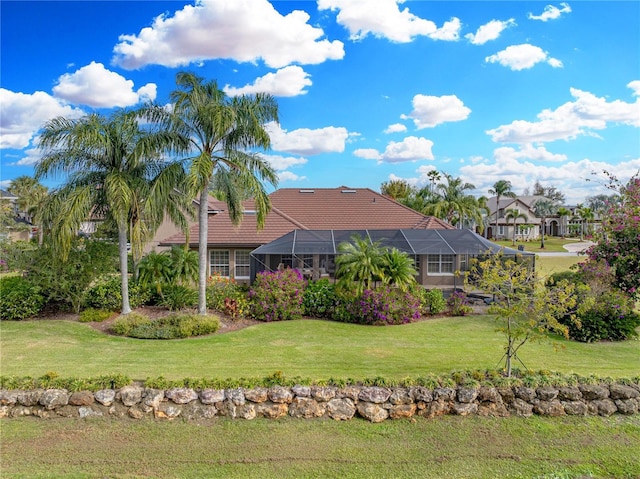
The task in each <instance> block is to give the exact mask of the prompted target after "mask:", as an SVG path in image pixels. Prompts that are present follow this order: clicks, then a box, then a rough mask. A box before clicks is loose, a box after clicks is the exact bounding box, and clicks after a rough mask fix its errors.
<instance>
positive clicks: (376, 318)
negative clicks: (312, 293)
mask: <svg viewBox="0 0 640 479" xmlns="http://www.w3.org/2000/svg"><path fill="white" fill-rule="evenodd" d="M418 318H420V298H419V297H418V296H417V295H415V294H414V293H412V292H410V291H402V290H401V289H399V288H393V287H389V286H382V287H379V288H375V289H365V290H364V291H363V293H362V294H361V295H360V296H359V297H356V298H355V299H353V300H348V299H346V298H342V299H341V300H340V302H339V304H338V306H337V307H336V311H335V313H334V315H333V319H335V320H336V321H344V322H348V323H359V324H371V325H385V324H405V323H410V322H411V321H413V320H416V319H418Z"/></svg>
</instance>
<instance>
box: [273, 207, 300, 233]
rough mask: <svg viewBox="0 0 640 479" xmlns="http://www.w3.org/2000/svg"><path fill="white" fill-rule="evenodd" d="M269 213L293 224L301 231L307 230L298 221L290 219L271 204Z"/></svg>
mask: <svg viewBox="0 0 640 479" xmlns="http://www.w3.org/2000/svg"><path fill="white" fill-rule="evenodd" d="M271 211H272V212H275V213H276V214H278V215H280V216H281V217H282V218H284V219H285V220H287V221H289V222H291V223H293V224H294V225H296V226H298V227H300V228H301V229H303V230H308V229H309V228H307V227H306V226H305V225H303V224H302V223H300V222H299V221H298V220H296V219H294V218H292V217H291V216H289V215H288V214H286V213H285V212H284V211H282V210H281V209H280V208H278V207H277V206H274V205H273V203H271Z"/></svg>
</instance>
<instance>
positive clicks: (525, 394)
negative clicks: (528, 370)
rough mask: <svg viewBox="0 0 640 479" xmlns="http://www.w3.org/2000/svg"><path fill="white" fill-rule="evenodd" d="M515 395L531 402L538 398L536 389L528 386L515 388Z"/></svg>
mask: <svg viewBox="0 0 640 479" xmlns="http://www.w3.org/2000/svg"><path fill="white" fill-rule="evenodd" d="M514 393H515V396H516V397H517V398H519V399H522V400H523V401H526V402H531V401H533V400H534V399H535V398H536V390H535V389H533V388H529V387H526V386H521V387H518V388H515V390H514Z"/></svg>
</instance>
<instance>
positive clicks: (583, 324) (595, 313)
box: [560, 290, 640, 343]
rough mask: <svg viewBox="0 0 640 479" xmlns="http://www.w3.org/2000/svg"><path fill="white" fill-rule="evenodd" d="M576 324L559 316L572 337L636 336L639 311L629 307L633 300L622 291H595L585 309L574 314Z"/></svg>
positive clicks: (612, 338)
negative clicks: (596, 294)
mask: <svg viewBox="0 0 640 479" xmlns="http://www.w3.org/2000/svg"><path fill="white" fill-rule="evenodd" d="M578 319H579V320H580V324H578V325H576V324H575V323H574V322H572V321H569V320H566V319H564V318H563V319H561V320H560V322H561V323H563V324H565V325H566V326H567V327H568V328H569V337H570V338H571V339H575V340H576V341H581V342H586V343H591V342H594V341H602V340H609V341H624V340H626V339H630V338H635V337H637V336H638V334H637V332H636V328H637V327H638V326H640V315H638V314H637V313H636V312H634V311H633V301H632V300H631V299H630V298H629V297H628V296H627V295H625V294H624V293H623V292H622V291H618V290H610V291H608V292H605V293H603V294H601V295H599V296H598V297H597V298H596V301H595V303H594V304H593V306H592V307H591V308H589V309H588V310H587V311H585V312H582V313H580V314H579V315H578Z"/></svg>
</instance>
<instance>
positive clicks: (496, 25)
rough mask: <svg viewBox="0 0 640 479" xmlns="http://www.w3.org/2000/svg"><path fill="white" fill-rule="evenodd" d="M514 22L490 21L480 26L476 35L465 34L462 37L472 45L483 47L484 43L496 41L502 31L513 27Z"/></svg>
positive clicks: (511, 20) (511, 19)
mask: <svg viewBox="0 0 640 479" xmlns="http://www.w3.org/2000/svg"><path fill="white" fill-rule="evenodd" d="M515 25H516V21H515V20H514V19H513V18H510V19H509V20H506V21H504V22H503V21H500V20H491V21H490V22H489V23H486V24H484V25H482V26H481V27H480V28H478V30H477V31H476V33H467V34H466V35H465V36H464V37H465V38H466V39H467V40H469V41H470V42H471V43H473V44H474V45H484V44H485V43H487V42H489V41H491V40H495V39H497V38H498V37H499V36H500V34H501V33H502V32H503V30H505V29H507V28H509V27H512V26H515Z"/></svg>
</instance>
